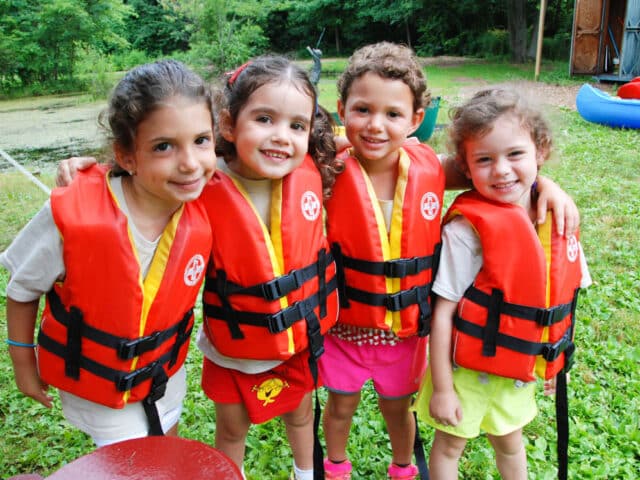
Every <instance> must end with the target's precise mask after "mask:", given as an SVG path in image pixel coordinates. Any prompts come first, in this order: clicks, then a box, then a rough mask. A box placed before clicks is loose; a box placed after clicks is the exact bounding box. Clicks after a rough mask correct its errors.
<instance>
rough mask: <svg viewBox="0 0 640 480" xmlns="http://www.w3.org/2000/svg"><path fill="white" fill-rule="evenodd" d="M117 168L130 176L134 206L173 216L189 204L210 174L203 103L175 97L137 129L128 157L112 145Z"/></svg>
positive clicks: (210, 145) (209, 130)
mask: <svg viewBox="0 0 640 480" xmlns="http://www.w3.org/2000/svg"><path fill="white" fill-rule="evenodd" d="M116 160H117V162H118V164H119V165H120V166H121V167H122V168H124V169H125V170H128V171H130V172H135V174H134V175H132V176H131V177H130V183H131V186H132V189H131V193H132V194H133V195H135V197H136V201H137V202H138V203H139V204H141V205H146V206H148V207H150V208H153V209H154V210H160V209H161V210H166V211H168V212H173V211H175V210H176V209H177V208H178V207H179V206H180V205H181V204H182V203H183V202H188V201H191V200H195V199H196V198H198V196H199V195H200V192H201V191H202V188H203V187H204V185H205V184H206V183H207V182H208V181H209V179H210V178H211V176H212V175H213V172H214V171H215V152H214V136H213V121H212V118H211V112H210V110H209V108H208V106H207V105H206V104H205V103H204V102H194V101H193V100H191V99H188V98H186V97H183V96H175V97H172V98H170V99H168V100H167V101H165V102H163V103H162V104H161V105H160V106H159V107H158V108H156V109H155V110H153V111H152V112H151V113H150V114H149V115H148V116H147V117H146V118H145V119H144V120H143V121H142V122H140V123H139V124H138V127H137V129H136V134H135V145H134V148H133V151H132V152H124V151H122V150H120V149H118V147H117V146H116Z"/></svg>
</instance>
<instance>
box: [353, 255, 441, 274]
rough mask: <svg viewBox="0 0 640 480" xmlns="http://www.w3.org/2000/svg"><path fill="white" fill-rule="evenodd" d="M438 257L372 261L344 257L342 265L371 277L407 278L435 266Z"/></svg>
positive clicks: (428, 256)
mask: <svg viewBox="0 0 640 480" xmlns="http://www.w3.org/2000/svg"><path fill="white" fill-rule="evenodd" d="M435 259H436V255H427V256H424V257H411V258H396V259H394V260H385V261H380V262H377V261H371V260H363V259H361V258H354V257H349V256H347V255H342V265H343V266H344V267H345V268H349V269H351V270H357V271H358V272H362V273H368V274H369V275H383V276H385V277H389V278H405V277H408V276H409V275H416V274H418V273H420V272H423V271H425V270H429V269H430V268H432V267H433V266H434V263H435V261H436V260H435Z"/></svg>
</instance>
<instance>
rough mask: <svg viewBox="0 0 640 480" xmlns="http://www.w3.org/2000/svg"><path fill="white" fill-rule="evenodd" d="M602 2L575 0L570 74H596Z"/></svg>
mask: <svg viewBox="0 0 640 480" xmlns="http://www.w3.org/2000/svg"><path fill="white" fill-rule="evenodd" d="M603 2H604V0H576V3H575V8H574V17H573V41H572V48H571V74H574V73H592V74H595V73H598V58H600V55H599V54H600V36H601V33H602V13H603V8H602V7H603Z"/></svg>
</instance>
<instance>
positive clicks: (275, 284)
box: [262, 270, 304, 301]
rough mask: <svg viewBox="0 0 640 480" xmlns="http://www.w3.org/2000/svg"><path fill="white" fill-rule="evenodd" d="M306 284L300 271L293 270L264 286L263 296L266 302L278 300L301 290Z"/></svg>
mask: <svg viewBox="0 0 640 480" xmlns="http://www.w3.org/2000/svg"><path fill="white" fill-rule="evenodd" d="M303 283H304V280H303V278H302V273H301V272H300V270H291V271H290V272H289V273H288V274H286V275H282V276H280V277H278V278H274V279H273V280H269V281H268V282H265V283H263V284H262V296H263V297H264V298H265V300H271V301H273V300H277V299H279V298H282V297H284V296H285V295H288V294H289V293H291V292H293V291H294V290H297V289H298V288H300V286H301V285H302V284H303Z"/></svg>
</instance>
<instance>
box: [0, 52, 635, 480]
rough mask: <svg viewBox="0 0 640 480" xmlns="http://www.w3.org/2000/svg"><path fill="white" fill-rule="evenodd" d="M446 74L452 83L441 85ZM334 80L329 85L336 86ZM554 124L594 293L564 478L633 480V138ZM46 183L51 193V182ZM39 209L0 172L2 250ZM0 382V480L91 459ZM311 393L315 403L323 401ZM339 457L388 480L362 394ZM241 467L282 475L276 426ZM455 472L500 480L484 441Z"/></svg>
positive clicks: (1, 329) (258, 433)
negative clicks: (344, 456) (576, 208)
mask: <svg viewBox="0 0 640 480" xmlns="http://www.w3.org/2000/svg"><path fill="white" fill-rule="evenodd" d="M440 70H442V71H440ZM447 72H448V73H449V74H450V75H452V76H451V77H449V78H450V80H449V81H447ZM497 72H502V73H500V74H498V73H497ZM529 73H530V72H527V71H525V72H523V71H522V69H521V68H512V67H508V66H501V65H490V68H489V67H488V66H487V65H486V64H483V65H481V66H475V65H474V66H468V67H464V66H463V67H450V69H445V68H443V69H438V71H437V72H435V71H434V72H432V73H430V81H431V82H432V85H433V86H432V88H433V89H436V88H438V89H439V88H442V92H446V93H443V95H445V94H446V95H447V96H452V95H454V94H455V93H456V84H455V82H454V81H452V80H451V79H452V78H456V77H458V76H459V77H465V78H487V76H488V75H491V77H490V81H495V82H499V81H504V80H505V79H508V78H507V77H509V76H515V75H523V76H524V77H525V78H531V77H530V76H529V77H528V76H527V75H529ZM475 75H479V77H475ZM577 81H579V80H577ZM323 82H324V80H323ZM331 82H332V84H333V85H334V86H335V79H331V80H330V83H331ZM334 95H335V93H334ZM323 104H324V103H323ZM551 122H552V124H553V127H554V132H555V141H556V145H557V147H556V154H555V159H554V160H553V161H550V162H549V163H548V165H545V167H544V169H543V173H544V174H546V175H548V176H549V177H551V178H553V179H554V180H556V181H557V182H558V183H559V184H560V185H562V186H563V188H564V189H565V190H566V191H567V192H568V193H570V194H571V195H572V196H573V197H574V199H575V201H576V202H577V203H578V205H579V207H580V209H581V214H582V226H581V241H582V244H583V247H584V249H585V253H586V256H587V259H588V262H589V266H590V272H591V275H592V277H593V280H594V284H593V286H591V287H590V288H589V289H588V290H586V291H585V292H583V293H582V294H581V298H580V303H579V306H578V312H577V320H578V325H577V331H576V339H577V345H578V350H577V354H576V363H575V366H574V369H573V370H572V373H571V383H570V385H569V389H570V427H571V439H570V449H569V454H570V464H569V469H570V470H569V478H576V479H591V478H593V479H627V478H628V479H631V478H639V477H640V368H639V364H640V295H639V293H640V245H639V243H640V242H639V238H640V237H639V236H638V232H639V231H640V159H639V158H638V152H639V151H640V135H639V134H638V131H637V130H635V131H633V130H619V129H611V128H607V127H603V126H598V125H594V124H590V123H587V122H585V121H584V120H582V119H581V118H580V116H579V115H578V114H577V113H576V112H574V111H570V110H567V109H555V110H553V112H552V116H551ZM443 138H444V133H443V132H442V131H438V132H436V134H435V135H434V137H432V139H431V141H430V142H431V143H432V144H434V145H436V149H437V150H438V151H441V149H442V145H443V144H444V141H443ZM44 180H45V182H47V183H48V184H49V185H50V184H51V179H50V178H45V179H44ZM450 197H451V194H449V195H448V198H450ZM43 200H44V194H42V193H41V192H40V191H39V190H38V189H37V188H36V187H35V186H33V185H31V184H29V183H28V182H26V181H23V180H22V179H21V177H20V176H19V175H18V174H14V173H7V172H4V173H0V209H1V211H2V216H1V217H2V220H0V221H1V222H3V223H0V249H4V248H5V247H6V246H7V245H8V243H9V242H10V240H11V239H12V238H13V236H14V235H15V234H16V233H17V232H18V231H19V229H20V228H21V227H22V225H23V224H24V223H25V222H26V221H27V220H28V219H29V218H30V217H31V216H32V214H33V213H34V212H35V211H37V210H38V208H40V205H41V203H42V202H43ZM7 277H8V275H7V272H6V271H5V270H3V269H0V338H5V337H6V319H5V315H4V304H5V298H4V290H5V286H6V282H7V279H8V278H7ZM198 318H200V312H198ZM5 351H6V350H5ZM200 362H201V355H200V353H199V352H198V350H197V349H196V348H195V347H194V346H193V345H192V348H191V354H190V357H189V359H188V363H187V368H188V373H189V393H188V396H187V399H186V402H185V411H184V414H183V417H182V421H181V425H182V428H181V432H182V435H184V436H186V437H189V438H195V439H198V440H201V441H203V442H206V443H213V437H214V432H215V415H214V412H213V404H212V403H211V401H209V400H208V399H207V398H206V397H205V396H204V394H203V393H202V391H201V389H200V386H199V370H200ZM0 382H1V383H2V385H4V387H3V389H2V390H1V391H0V437H1V438H2V440H1V441H0V474H1V475H2V477H5V476H10V475H12V474H16V473H24V472H34V471H37V472H39V473H41V474H43V475H48V474H50V473H52V472H53V471H55V470H56V469H58V468H60V466H62V465H64V464H65V463H67V462H70V461H72V460H73V459H75V458H77V457H78V456H80V455H82V454H84V453H87V452H89V451H91V449H92V445H91V442H90V441H89V440H87V438H85V436H84V435H83V434H81V433H79V432H77V431H75V430H74V429H73V428H71V427H69V426H68V425H66V423H65V422H64V419H63V417H62V415H61V411H60V405H59V402H58V401H57V400H56V403H55V405H54V408H53V409H52V410H51V411H48V410H46V409H45V408H43V407H41V406H40V405H39V404H35V402H33V401H32V400H31V399H28V398H23V397H22V396H21V395H20V394H19V392H18V391H17V389H16V388H15V386H14V382H13V375H12V371H11V364H10V361H9V358H8V355H3V356H2V357H0ZM320 395H321V400H322V401H323V402H324V399H325V398H326V397H325V395H324V392H320ZM539 400H540V401H539V410H540V413H539V415H538V417H537V418H536V419H535V420H534V421H533V422H532V423H531V424H530V425H529V426H527V427H526V428H525V442H526V450H527V455H528V458H529V478H530V479H536V480H539V479H552V478H555V476H556V472H555V465H556V455H555V439H556V433H555V426H554V415H555V413H554V409H553V400H552V399H550V398H546V397H543V396H542V394H540V395H539ZM420 430H421V433H422V437H423V439H424V440H425V443H426V448H427V451H428V447H429V445H430V443H431V437H432V435H433V431H432V430H431V429H430V428H427V427H426V426H424V425H421V426H420ZM348 454H349V457H350V459H351V461H352V462H353V464H354V477H353V478H354V479H383V478H385V471H386V466H387V464H388V462H389V459H390V447H389V442H388V437H387V435H386V432H385V430H384V423H383V421H382V417H381V415H380V413H379V411H378V410H377V407H376V401H375V395H374V393H373V391H372V389H371V387H370V385H367V387H366V388H365V390H364V392H363V400H362V403H361V406H360V408H359V410H358V412H357V415H356V417H355V419H354V425H353V430H352V435H351V438H350V443H349V448H348ZM245 465H246V467H245V468H246V471H247V473H248V476H249V478H250V479H253V480H258V479H260V480H262V479H267V480H269V479H285V478H287V474H288V472H289V471H290V468H291V454H290V451H289V448H288V445H287V442H286V437H285V434H284V428H283V425H282V423H281V422H280V421H279V420H274V421H272V422H269V423H267V424H263V425H259V426H254V427H253V428H252V430H251V432H250V435H249V438H248V442H247V455H246V463H245ZM460 468H461V472H462V475H463V478H468V479H494V478H498V474H497V471H496V469H495V467H494V463H493V452H492V450H491V448H490V446H489V445H488V442H487V441H486V438H484V437H481V438H479V439H476V440H473V441H471V442H470V443H469V445H468V448H467V450H466V452H465V455H464V458H463V460H462V462H461V467H460Z"/></svg>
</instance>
